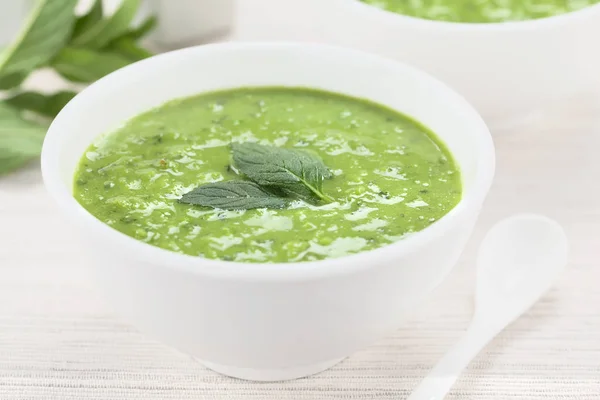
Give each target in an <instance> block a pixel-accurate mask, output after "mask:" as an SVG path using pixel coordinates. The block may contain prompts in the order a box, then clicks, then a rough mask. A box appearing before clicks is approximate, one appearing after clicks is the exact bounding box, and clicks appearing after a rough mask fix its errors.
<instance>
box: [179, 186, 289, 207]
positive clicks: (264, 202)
mask: <svg viewBox="0 0 600 400" xmlns="http://www.w3.org/2000/svg"><path fill="white" fill-rule="evenodd" d="M179 202H181V203H186V204H194V205H199V206H205V207H213V208H220V209H223V210H250V209H253V208H283V207H285V205H286V204H287V201H286V199H284V198H282V197H279V196H277V195H276V194H274V193H272V192H269V191H267V190H265V189H263V188H262V187H260V186H259V185H257V184H256V183H254V182H249V181H228V182H215V183H209V184H206V185H203V186H200V187H198V188H196V189H194V190H192V191H191V192H188V193H186V194H184V195H183V197H181V199H180V200H179Z"/></svg>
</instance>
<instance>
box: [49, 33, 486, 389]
mask: <svg viewBox="0 0 600 400" xmlns="http://www.w3.org/2000/svg"><path fill="white" fill-rule="evenodd" d="M366 73H368V74H369V76H370V79H368V80H365V79H362V77H364V75H365V74H366ZM257 85H285V86H308V87H313V88H320V89H324V90H329V91H333V92H339V93H344V94H347V95H351V96H358V97H362V98H367V99H370V100H373V101H376V102H378V103H381V104H385V105H387V106H389V107H392V108H394V109H396V110H400V111H402V112H404V113H406V114H408V115H410V116H412V117H414V118H416V119H417V120H419V121H422V122H423V123H424V124H425V125H427V126H428V127H430V128H431V129H433V131H434V132H436V133H437V134H438V135H439V136H440V137H441V138H442V139H443V140H444V142H446V144H447V145H448V147H449V149H450V151H451V152H452V153H453V154H454V156H455V158H456V160H457V162H458V165H459V166H460V169H461V170H462V176H463V180H464V196H463V199H462V200H461V201H460V203H459V204H458V205H457V206H456V207H455V208H454V209H453V210H452V211H450V213H448V214H447V215H446V216H444V217H443V218H441V219H440V220H439V221H437V222H436V223H434V224H433V225H431V226H430V227H428V228H427V229H425V230H424V231H421V232H418V233H416V234H414V235H411V236H410V237H408V238H406V239H405V240H402V241H400V242H397V243H394V244H391V245H388V246H386V247H383V248H380V249H378V250H374V251H370V252H365V253H360V254H356V255H352V256H348V257H343V258H338V259H331V260H324V261H318V262H305V263H289V264H244V263H233V262H223V261H215V260H207V259H203V258H199V257H191V256H187V255H182V254H177V253H174V252H170V251H167V250H163V249H160V248H157V247H153V246H151V245H148V244H145V243H142V242H139V241H137V240H135V239H133V238H130V237H128V236H126V235H124V234H121V233H119V232H117V231H116V230H113V229H112V228H110V227H109V226H108V225H105V224H103V223H101V222H100V221H99V220H97V219H96V218H95V217H93V216H92V215H91V214H89V213H88V212H87V211H86V210H85V209H84V208H83V207H81V206H80V205H79V204H78V203H77V201H76V200H75V199H74V198H73V196H72V181H73V174H74V171H75V168H76V166H77V163H78V160H79V158H80V157H81V155H82V154H83V152H84V150H85V149H86V148H87V146H88V145H89V144H90V143H91V142H92V140H93V139H94V138H95V137H96V136H98V135H99V134H101V133H103V132H106V131H108V130H111V129H114V128H116V127H118V126H119V125H120V124H121V123H123V122H124V121H125V120H127V119H129V118H131V117H133V116H135V115H137V114H139V113H141V112H143V111H145V110H148V109H149V108H152V107H155V106H158V105H160V104H162V103H164V102H166V101H168V100H171V99H174V98H178V97H182V96H190V95H194V94H197V93H200V92H204V91H211V90H216V89H225V88H235V87H240V86H257ZM42 169H43V175H44V181H45V184H46V186H47V189H48V191H49V192H50V194H51V195H52V197H53V198H54V199H55V200H56V202H57V203H58V205H59V206H60V209H61V211H62V213H63V214H64V215H65V217H67V218H68V219H69V220H70V221H71V222H72V223H73V224H74V226H75V227H76V228H77V229H78V230H79V232H80V236H81V238H82V239H83V241H84V242H85V244H86V245H87V247H88V248H89V252H90V263H91V265H92V266H93V268H92V270H93V272H94V274H95V277H96V279H97V281H98V283H99V287H100V288H101V290H102V291H103V292H104V294H105V295H106V297H107V299H108V300H110V301H111V302H112V304H113V306H114V308H115V309H116V310H117V311H118V312H119V313H120V314H121V315H122V316H124V318H125V319H126V320H127V321H130V322H131V323H132V324H134V325H135V326H136V327H138V328H139V329H140V330H141V331H143V332H146V333H147V334H148V335H150V336H152V337H154V338H158V339H160V340H162V341H164V342H165V343H167V344H169V345H172V346H174V347H176V348H178V349H180V350H181V351H184V352H187V353H189V354H191V355H193V356H194V357H196V358H197V359H198V360H201V361H202V362H203V363H204V364H205V365H206V366H208V367H209V368H211V369H214V370H215V371H218V372H222V373H224V374H226V375H231V376H235V377H240V378H245V379H251V380H282V379H292V378H297V377H302V376H306V375H310V374H313V373H316V372H319V371H321V370H324V369H326V368H328V367H330V366H331V365H333V364H335V363H336V362H338V361H340V360H341V359H343V358H344V357H346V356H348V355H350V354H352V353H353V352H354V351H356V350H358V349H360V348H362V347H364V346H366V345H368V344H370V343H372V342H374V341H376V340H377V339H380V338H381V337H383V336H385V335H387V334H389V333H390V332H392V331H393V330H395V329H396V328H398V327H399V324H400V323H401V321H402V318H403V316H404V315H405V313H406V312H407V311H409V310H411V309H413V308H414V307H415V306H416V305H417V304H418V302H419V301H420V300H422V299H423V298H424V297H425V296H427V295H428V293H429V292H430V291H431V290H432V289H433V288H434V287H435V286H436V285H437V284H439V283H440V281H442V279H443V278H444V277H445V276H446V275H447V274H448V272H449V271H450V269H451V268H452V266H453V264H454V263H455V262H456V260H457V258H458V257H459V255H460V253H461V251H462V249H463V247H464V245H465V243H466V241H467V239H468V237H469V235H470V232H471V229H472V227H473V225H474V223H475V220H476V219H477V216H478V214H479V210H480V208H481V205H482V202H483V201H484V197H485V196H486V194H487V192H488V190H489V188H490V184H491V182H492V176H493V174H494V148H493V144H492V140H491V136H490V134H489V131H488V129H487V127H486V125H485V124H484V122H483V120H482V119H481V118H480V117H479V115H478V114H477V112H476V111H475V110H474V109H473V108H472V107H471V106H470V105H469V104H468V103H467V102H466V101H465V100H463V98H462V97H460V96H459V95H457V94H456V93H454V92H453V91H452V90H450V89H449V88H448V87H446V86H445V85H443V84H442V83H440V82H439V81H437V80H435V79H434V78H432V77H430V76H428V75H426V74H425V73H423V72H420V71H418V70H416V69H414V68H412V67H409V66H406V65H403V64H400V63H397V62H394V61H390V60H386V59H384V58H380V57H378V56H374V55H368V54H364V53H362V52H358V51H355V50H349V49H343V48H337V47H330V46H321V45H309V44H286V43H278V44H234V43H229V44H218V45H208V46H202V47H195V48H188V49H184V50H179V51H175V52H171V53H166V54H163V55H160V56H157V57H153V58H150V59H148V60H144V61H141V62H139V63H136V64H134V65H131V66H128V67H126V68H124V69H122V70H119V71H117V72H115V73H113V74H111V75H109V76H107V77H105V78H103V79H101V80H100V81H98V82H96V83H94V84H93V85H91V86H90V87H89V88H87V89H85V90H84V91H83V92H81V93H80V94H79V95H78V96H77V97H76V98H75V99H73V101H71V103H69V104H68V105H67V106H66V107H65V108H64V110H63V111H62V112H61V113H60V114H59V115H58V117H57V118H56V119H55V120H54V122H53V123H52V126H51V127H50V130H49V132H48V135H47V137H46V141H45V143H44V149H43V154H42Z"/></svg>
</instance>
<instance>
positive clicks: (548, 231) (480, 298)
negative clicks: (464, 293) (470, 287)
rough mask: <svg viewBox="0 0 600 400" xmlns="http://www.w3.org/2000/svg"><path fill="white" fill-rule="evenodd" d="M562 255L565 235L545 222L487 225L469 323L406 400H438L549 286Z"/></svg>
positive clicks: (520, 219)
mask: <svg viewBox="0 0 600 400" xmlns="http://www.w3.org/2000/svg"><path fill="white" fill-rule="evenodd" d="M567 255H568V242H567V237H566V235H565V233H564V231H563V229H562V227H561V226H560V225H559V224H558V223H557V222H555V221H553V220H551V219H549V218H546V217H543V216H540V215H534V214H518V215H514V216H512V217H510V218H507V219H505V220H503V221H501V222H499V223H497V224H496V225H495V226H494V227H492V229H491V230H490V231H489V232H488V234H487V235H486V237H485V238H484V240H483V243H482V244H481V248H480V250H479V257H478V259H477V288H476V290H475V303H476V306H475V315H474V318H473V321H472V322H471V325H470V327H469V329H468V330H467V332H466V333H465V334H464V336H463V337H462V338H461V340H460V341H459V342H458V343H457V344H456V345H454V347H453V348H452V349H450V351H448V352H447V353H446V355H445V356H444V357H443V358H442V359H441V360H440V362H439V363H438V364H437V365H436V366H435V367H434V368H433V370H431V372H430V373H429V374H428V375H427V377H426V378H425V379H424V380H423V382H421V384H420V385H419V386H418V387H417V388H416V389H415V391H414V392H413V393H412V394H411V395H410V397H409V398H408V400H442V399H443V398H444V397H445V396H446V394H447V393H448V392H449V391H450V389H451V388H452V385H453V384H454V382H455V381H456V379H457V378H458V376H459V375H460V373H461V372H462V370H463V369H464V368H466V367H467V365H469V363H470V362H471V360H472V359H473V358H475V356H476V355H477V354H478V353H479V352H480V351H481V349H483V348H484V347H485V346H486V345H487V344H488V343H489V342H490V341H491V340H492V339H493V338H494V337H495V336H496V335H497V334H498V333H500V332H501V331H502V330H503V329H504V328H506V326H507V325H508V324H510V323H511V322H512V321H514V320H515V319H516V318H517V317H519V316H520V315H521V314H523V313H524V312H525V311H527V310H528V309H529V308H530V307H531V306H532V305H533V304H534V303H535V302H536V301H537V300H538V299H539V298H540V297H541V296H542V295H543V294H544V293H545V292H546V291H547V290H548V289H549V288H550V286H551V285H552V283H553V282H554V281H555V280H556V278H557V277H558V275H559V274H560V272H562V271H563V269H564V268H565V266H566V264H567Z"/></svg>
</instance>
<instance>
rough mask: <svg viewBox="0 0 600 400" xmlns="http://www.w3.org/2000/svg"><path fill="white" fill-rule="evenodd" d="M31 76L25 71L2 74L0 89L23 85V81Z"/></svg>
mask: <svg viewBox="0 0 600 400" xmlns="http://www.w3.org/2000/svg"><path fill="white" fill-rule="evenodd" d="M28 76H29V74H28V73H25V72H13V73H11V74H8V75H2V76H0V90H10V89H15V88H17V87H19V86H21V83H23V81H24V80H25V79H27V77H28Z"/></svg>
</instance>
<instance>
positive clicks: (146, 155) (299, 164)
mask: <svg viewBox="0 0 600 400" xmlns="http://www.w3.org/2000/svg"><path fill="white" fill-rule="evenodd" d="M74 195H75V197H76V199H77V200H78V201H79V202H80V203H81V205H82V206H83V207H85V208H86V209H87V210H88V211H89V212H90V213H92V214H93V215H95V216H96V217H97V218H98V219H100V220H101V221H103V222H105V223H106V224H108V225H110V226H112V227H113V228H114V229H117V230H119V231H121V232H123V233H124V234H126V235H129V236H131V237H134V238H136V239H138V240H140V241H143V242H146V243H149V244H152V245H154V246H158V247H162V248H164V249H168V250H172V251H175V252H179V253H185V254H189V255H193V256H200V257H205V258H211V259H221V260H228V261H238V262H298V261H311V260H320V259H326V258H333V257H341V256H345V255H348V254H352V253H357V252H361V251H366V250H372V249H376V248H378V247H381V246H384V245H386V244H389V243H392V242H395V241H398V240H401V239H402V238H403V237H405V236H406V235H407V234H410V233H412V232H416V231H419V230H422V229H424V228H426V227H427V226H429V225H430V224H432V223H434V222H435V221H436V220H438V219H439V218H441V217H443V216H444V215H445V214H446V213H447V212H448V211H450V210H451V209H452V208H453V207H454V206H455V205H456V204H457V203H458V202H459V200H460V198H461V177H460V173H459V171H458V169H457V166H456V164H455V162H454V161H453V159H452V156H451V154H450V153H449V152H448V150H446V148H445V146H444V145H443V144H442V143H441V142H440V141H439V140H438V139H437V138H436V137H435V136H434V135H433V134H432V133H431V132H429V131H428V130H427V129H426V128H424V127H423V126H421V125H420V124H418V123H416V122H414V121H413V120H411V119H410V118H407V117H405V116H403V115H401V114H399V113H397V112H395V111H393V110H390V109H388V108H385V107H383V106H380V105H377V104H373V103H370V102H368V101H365V100H360V99H355V98H351V97H346V96H342V95H338V94H334V93H328V92H322V91H316V90H310V89H301V88H248V89H245V88H244V89H235V90H228V91H220V92H212V93H207V94H201V95H199V96H195V97H190V98H185V99H179V100H175V101H172V102H169V103H167V104H165V105H163V106H161V107H158V108H156V109H154V110H151V111H149V112H146V113H144V114H142V115H140V116H137V117H135V118H133V119H132V120H130V121H129V122H127V123H126V124H125V125H124V126H123V127H121V128H120V129H118V130H117V131H115V132H112V133H110V134H107V135H103V136H101V137H100V138H99V139H98V140H97V141H96V142H95V143H94V144H93V145H92V146H90V148H89V149H88V150H87V151H86V152H85V154H84V155H83V157H82V159H81V163H80V165H79V168H78V170H77V172H76V176H75V184H74Z"/></svg>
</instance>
